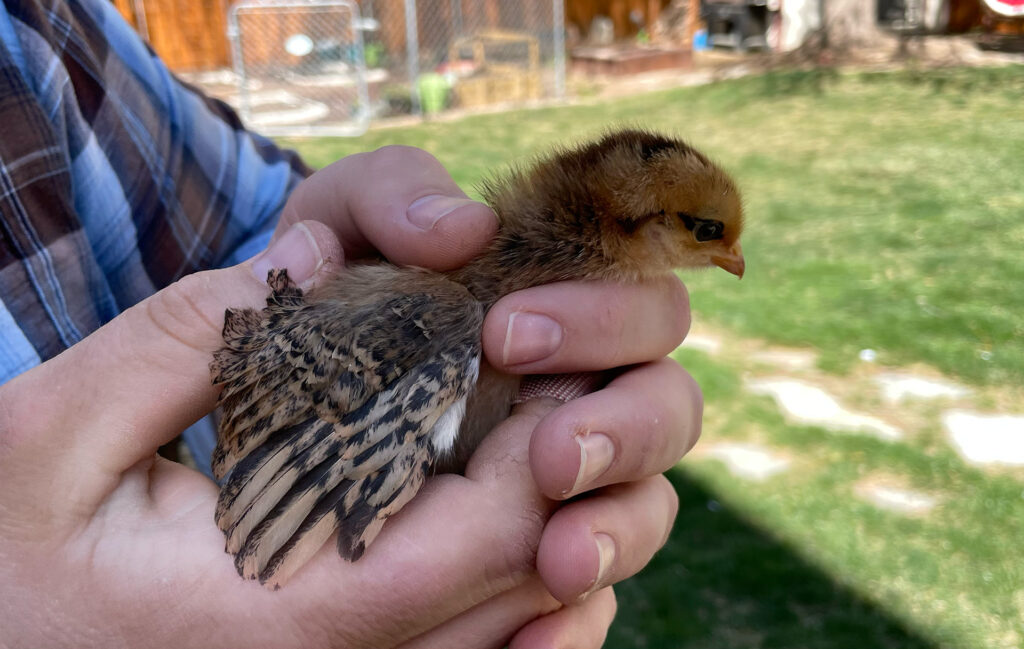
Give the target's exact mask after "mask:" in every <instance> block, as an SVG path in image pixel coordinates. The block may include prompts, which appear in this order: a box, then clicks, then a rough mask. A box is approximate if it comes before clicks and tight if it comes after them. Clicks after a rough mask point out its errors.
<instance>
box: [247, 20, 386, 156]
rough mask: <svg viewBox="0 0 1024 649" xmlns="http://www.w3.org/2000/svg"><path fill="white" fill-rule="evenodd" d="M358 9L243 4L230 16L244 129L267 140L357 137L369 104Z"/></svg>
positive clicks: (364, 122) (364, 126)
mask: <svg viewBox="0 0 1024 649" xmlns="http://www.w3.org/2000/svg"><path fill="white" fill-rule="evenodd" d="M362 27H363V25H362V24H361V21H360V17H359V8H358V7H357V5H356V4H355V3H354V2H350V1H348V0H245V1H243V2H239V3H236V4H235V5H233V6H232V7H231V10H230V11H229V12H228V37H229V39H230V41H231V53H232V60H233V62H234V67H235V74H236V77H237V81H238V95H237V97H236V98H234V102H233V103H235V104H236V105H237V107H238V111H239V114H240V115H241V118H242V120H243V121H244V122H245V124H246V126H248V127H249V128H252V129H253V130H256V131H258V132H261V133H264V134H266V135H320V136H324V135H359V134H361V133H363V132H365V131H366V128H367V125H368V122H369V117H370V100H369V93H368V88H367V80H366V66H365V63H364V58H363V39H362V33H361V28H362Z"/></svg>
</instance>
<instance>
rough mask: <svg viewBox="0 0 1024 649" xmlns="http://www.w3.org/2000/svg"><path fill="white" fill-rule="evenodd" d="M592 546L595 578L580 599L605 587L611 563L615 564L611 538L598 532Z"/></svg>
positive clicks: (613, 545)
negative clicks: (595, 560)
mask: <svg viewBox="0 0 1024 649" xmlns="http://www.w3.org/2000/svg"><path fill="white" fill-rule="evenodd" d="M594 545H596V546H597V561H598V563H597V577H596V578H595V579H594V583H593V585H591V587H590V589H589V590H588V591H587V592H586V593H584V594H583V597H581V598H580V599H585V598H586V597H589V596H590V595H592V594H594V593H596V592H597V591H599V590H601V589H602V588H604V587H605V586H606V585H607V584H606V583H605V581H606V580H607V579H608V573H610V572H611V568H612V563H614V562H615V540H614V539H612V537H610V536H608V535H607V534H605V533H603V532H598V533H596V534H594Z"/></svg>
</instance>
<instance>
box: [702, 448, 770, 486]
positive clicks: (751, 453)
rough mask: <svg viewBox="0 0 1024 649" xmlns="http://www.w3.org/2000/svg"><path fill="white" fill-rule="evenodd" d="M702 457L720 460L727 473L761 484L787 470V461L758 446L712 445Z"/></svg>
mask: <svg viewBox="0 0 1024 649" xmlns="http://www.w3.org/2000/svg"><path fill="white" fill-rule="evenodd" d="M704 455H707V456H708V457H712V458H714V459H716V460H721V461H722V462H723V463H724V464H725V466H726V468H727V469H729V473H731V474H733V475H734V476H737V477H739V478H745V479H747V480H753V481H755V482H763V481H765V480H767V479H768V478H770V477H772V476H774V475H776V474H779V473H782V472H783V471H785V470H786V469H788V468H789V464H790V462H789V460H788V459H786V458H784V457H782V456H780V455H777V454H775V453H772V452H771V451H770V450H769V449H768V448H766V447H764V446H760V445H758V444H749V443H747V444H740V443H731V442H730V443H726V442H723V443H721V444H714V445H712V446H710V447H708V448H706V449H705V450H704Z"/></svg>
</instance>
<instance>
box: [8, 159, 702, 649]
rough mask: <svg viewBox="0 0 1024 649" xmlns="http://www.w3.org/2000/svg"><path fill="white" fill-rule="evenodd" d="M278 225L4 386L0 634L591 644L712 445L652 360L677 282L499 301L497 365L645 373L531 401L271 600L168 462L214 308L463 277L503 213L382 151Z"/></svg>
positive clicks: (303, 201) (679, 294) (669, 333)
mask: <svg viewBox="0 0 1024 649" xmlns="http://www.w3.org/2000/svg"><path fill="white" fill-rule="evenodd" d="M305 218H310V219H315V220H316V221H320V222H322V223H318V222H311V221H302V222H301V223H300V220H302V219H305ZM324 224H326V225H324ZM280 228H281V229H280V230H279V232H278V234H277V236H276V237H275V241H274V243H273V244H272V246H271V248H270V249H269V250H268V251H267V252H266V253H264V254H263V255H262V256H261V257H258V258H257V259H256V260H254V261H251V262H248V263H246V264H242V265H240V266H237V267H234V268H229V269H226V270H222V271H210V272H205V273H198V274H196V275H192V276H189V277H187V278H185V279H183V280H181V281H179V282H178V283H176V284H174V285H172V286H171V287H169V288H167V289H165V290H164V291H161V292H160V293H158V294H157V295H155V296H153V297H152V298H150V299H148V300H146V301H145V302H142V303H140V304H139V305H137V306H135V307H133V308H131V309H129V310H127V311H126V312H125V313H123V314H122V315H121V316H119V317H118V318H116V319H115V320H114V321H112V322H111V323H109V324H108V325H106V326H105V327H103V328H101V329H100V330H98V331H96V332H95V333H94V334H92V335H90V336H89V337H87V338H86V339H85V340H83V341H82V342H81V343H79V344H78V345H76V346H74V347H72V348H71V349H69V350H67V351H66V352H65V353H63V354H61V355H60V356H58V357H56V358H54V359H52V360H50V361H48V362H46V363H44V364H43V365H41V366H39V367H37V368H35V369H33V370H31V371H29V372H26V373H25V374H23V375H21V376H20V377H18V378H17V379H15V380H13V381H11V382H9V383H8V384H7V385H5V386H3V387H2V388H0V583H3V584H4V585H3V586H2V587H0V589H3V590H5V591H7V592H5V593H4V596H3V597H2V598H0V601H2V602H3V604H2V605H0V616H2V621H3V624H2V625H0V626H2V627H3V628H4V629H5V637H4V638H3V639H0V644H2V643H4V642H10V643H11V644H12V645H13V646H59V645H62V644H73V645H75V646H105V647H108V646H118V645H123V646H133V647H140V646H175V647H187V646H225V647H232V646H243V645H244V646H247V647H260V646H274V647H278V646H303V647H315V646H325V647H326V646H342V647H362V646H366V647H369V646H373V647H385V646H397V645H402V644H405V645H407V646H421V647H432V646H460V647H492V646H493V647H500V646H503V645H504V644H506V643H508V642H509V640H510V639H511V643H512V646H513V647H516V648H520V647H524V648H525V647H552V646H555V647H557V646H568V645H569V643H570V642H571V643H572V646H581V647H586V646H599V645H600V643H601V641H602V640H603V637H604V633H605V632H606V630H607V628H608V625H609V624H610V621H611V618H612V616H613V615H614V609H615V603H614V596H613V595H612V593H611V589H610V588H609V586H610V585H612V584H613V583H615V582H617V581H619V580H621V579H623V578H625V577H627V576H629V575H630V574H633V573H634V572H636V571H637V570H639V569H640V568H641V567H642V566H643V565H644V564H645V563H646V562H647V561H648V560H649V558H650V556H651V555H652V554H653V552H654V551H656V549H657V548H658V547H660V545H661V544H662V543H663V542H664V539H665V538H666V536H667V534H668V530H669V528H670V526H671V522H672V520H673V518H674V515H675V508H676V502H675V496H674V493H673V492H672V490H671V488H670V487H669V485H668V483H667V481H665V480H664V479H663V478H661V477H660V476H658V473H659V472H660V471H662V470H664V469H665V468H667V467H669V466H671V465H672V464H673V463H674V462H675V461H677V459H678V458H679V457H680V456H681V455H682V454H683V453H684V452H685V450H686V449H687V448H689V446H690V445H692V443H693V441H694V440H695V438H696V436H697V434H698V430H699V419H700V396H699V391H698V390H697V389H696V387H695V386H694V385H693V382H692V381H691V380H690V379H689V378H688V376H687V375H686V374H685V373H683V372H682V371H681V370H680V369H679V368H678V367H677V366H676V365H675V364H674V363H671V362H667V361H659V360H657V359H659V358H660V357H662V356H664V354H665V353H666V352H667V351H668V350H670V349H672V348H673V347H674V346H675V345H676V344H677V343H678V342H679V339H681V337H682V335H683V334H684V333H685V328H686V314H687V305H686V298H685V293H684V292H683V289H682V287H681V285H680V284H679V283H678V282H674V281H669V280H666V281H665V282H663V283H657V282H655V283H652V284H650V285H643V286H636V287H622V286H613V285H601V284H587V285H573V284H556V285H551V286H545V287H538V288H535V289H530V290H529V291H523V292H521V293H517V294H513V295H510V296H508V297H506V298H505V299H504V300H502V301H501V302H499V303H498V304H497V305H495V307H494V308H493V309H492V310H491V312H490V313H489V315H488V318H487V322H486V325H485V333H484V345H485V349H486V351H487V355H488V358H489V360H490V361H491V363H492V364H493V365H495V366H496V367H499V368H501V369H505V370H507V371H515V372H523V373H527V372H530V373H533V372H563V371H577V370H589V369H601V368H607V367H612V366H617V365H622V364H631V365H634V367H633V369H631V370H629V371H626V372H624V373H622V374H621V375H620V376H618V378H616V379H615V380H614V381H612V382H611V383H610V384H609V385H608V386H607V387H606V388H605V389H603V390H601V391H599V392H597V393H594V394H592V395H589V396H586V397H583V398H581V399H577V400H575V401H572V402H569V403H567V404H565V405H559V404H557V403H556V402H553V401H549V400H533V401H530V402H528V403H526V404H524V405H522V406H519V407H518V409H517V411H516V413H514V415H513V416H512V417H511V418H510V419H509V420H508V421H506V422H505V423H504V424H503V425H502V426H500V427H499V428H498V429H497V430H496V431H495V432H494V433H492V435H491V436H489V437H488V438H487V440H485V442H484V444H483V445H482V446H481V447H480V449H479V450H478V451H477V453H476V454H475V455H474V457H473V459H472V460H471V462H470V465H469V466H468V468H467V472H466V475H465V476H454V475H446V476H437V477H435V478H433V479H431V480H429V481H428V482H427V484H426V486H425V487H424V489H423V491H422V492H421V493H420V495H418V496H417V498H416V499H415V500H414V501H413V502H412V503H410V504H409V505H408V506H407V507H406V508H405V509H404V510H403V511H402V512H401V513H400V514H399V515H397V516H395V517H394V518H393V519H392V520H391V521H389V523H388V525H387V526H386V527H385V531H384V533H383V534H382V535H381V536H380V537H379V538H378V540H377V541H376V543H375V544H374V546H373V547H372V548H371V550H370V551H368V552H367V554H366V555H365V556H364V557H363V558H362V559H361V560H360V561H359V562H357V563H355V564H349V563H346V562H344V561H342V560H341V559H340V558H339V557H338V556H337V554H336V553H335V551H334V548H333V547H332V546H331V544H328V545H327V546H325V547H324V549H323V550H322V551H321V552H320V554H319V555H318V556H317V557H316V559H314V561H312V562H311V563H310V565H308V566H307V567H306V568H304V569H303V570H302V571H300V572H299V573H298V574H297V575H296V576H295V577H294V578H293V579H292V581H290V582H289V584H288V585H287V586H286V587H285V588H284V589H282V590H281V591H279V592H276V593H272V592H268V591H266V590H265V589H263V588H261V587H259V586H258V585H256V584H254V583H252V582H245V581H242V580H241V579H239V578H238V576H237V574H236V573H235V572H234V569H233V566H232V562H231V559H230V557H229V556H228V555H226V554H224V553H223V537H222V535H221V533H220V532H219V531H218V530H217V528H216V526H215V525H214V524H213V514H212V513H213V508H214V503H215V500H216V495H217V493H216V487H215V486H214V485H213V484H211V483H210V482H208V481H207V480H205V479H204V478H203V477H202V476H200V475H199V474H197V473H195V472H194V471H191V470H189V469H187V468H185V467H182V466H180V465H177V464H174V463H171V462H168V461H166V460H163V459H160V458H157V457H156V456H155V451H156V449H157V448H158V447H159V446H160V445H161V444H163V443H165V442H166V441H168V440H170V439H171V438H173V437H174V436H175V435H176V434H178V432H180V431H181V430H182V429H183V428H184V427H186V426H187V425H188V424H190V423H191V422H192V421H195V420H196V419H198V418H199V417H201V416H202V415H204V414H205V413H206V412H209V411H210V410H211V409H212V408H213V406H214V404H215V402H216V391H215V389H214V388H212V387H211V386H210V383H209V376H208V373H207V364H208V361H209V359H210V354H211V353H212V351H213V350H214V349H216V348H218V347H219V346H220V344H221V342H220V325H221V322H222V317H223V311H224V308H225V307H226V306H244V305H251V306H257V305H259V304H260V303H261V302H262V300H263V298H264V297H265V295H266V287H265V285H264V284H263V283H262V282H261V281H260V279H259V278H262V277H265V271H266V269H267V268H269V267H287V268H288V269H289V271H290V273H291V275H292V276H293V277H295V278H296V279H297V280H299V282H300V285H305V286H307V287H308V286H309V285H310V284H311V283H315V282H316V281H317V278H320V277H323V276H325V274H326V273H330V272H332V271H333V270H335V269H336V268H337V267H339V266H340V265H341V264H343V263H345V262H346V260H351V259H355V258H357V257H361V256H366V255H369V254H373V251H375V250H376V251H379V252H380V253H381V254H384V255H385V256H387V257H388V258H390V259H393V260H394V261H396V262H399V263H407V264H415V265H420V266H426V267H431V268H438V269H445V268H451V267H453V266H457V265H459V264H461V263H463V262H465V261H466V260H467V259H468V258H470V257H472V255H473V254H475V253H476V252H477V251H479V250H480V249H482V247H483V246H484V245H486V243H487V241H488V240H489V238H490V236H492V234H493V233H494V231H495V228H496V223H495V221H494V215H493V214H492V213H491V212H490V210H489V209H488V208H487V207H486V206H483V205H481V204H479V203H474V202H472V201H469V200H468V199H466V197H465V195H464V194H463V193H462V192H461V191H460V190H458V188H457V187H456V186H455V185H454V183H453V182H452V181H451V179H450V178H449V177H448V175H447V174H446V173H445V172H444V170H443V168H441V166H440V165H439V164H438V163H437V161H436V160H434V159H433V158H432V157H430V156H428V155H427V154H425V153H423V152H421V151H418V150H415V149H407V148H401V147H394V148H387V149H383V150H380V151H377V152H374V153H370V154H362V155H360V156H352V157H350V158H346V159H344V160H342V161H339V162H338V163H336V165H333V166H332V167H329V168H327V169H325V170H323V171H321V172H319V173H318V174H315V175H314V176H312V177H311V178H310V179H308V180H307V181H306V182H305V183H303V184H302V185H300V187H299V188H298V189H297V190H296V192H295V194H294V195H293V197H292V200H291V201H290V202H289V204H288V207H287V208H286V211H285V213H284V215H283V217H282V224H281V226H280ZM339 235H340V241H342V242H344V243H339ZM517 314H530V315H532V316H541V317H547V318H549V319H551V320H553V321H554V322H555V323H556V325H557V327H558V328H559V330H560V333H559V335H558V337H557V340H555V344H553V345H552V344H549V345H548V346H547V347H545V348H544V349H546V350H549V353H548V354H546V355H543V354H539V353H538V352H537V349H538V345H537V344H535V343H531V344H527V345H524V346H519V347H517V343H516V340H517V336H519V335H520V334H521V333H523V331H526V330H520V331H518V332H517V331H516V327H517V326H519V325H522V324H523V323H526V324H527V325H530V327H528V329H529V328H531V327H532V328H533V329H535V330H540V331H543V327H536V326H533V325H531V323H530V322H529V321H530V320H531V318H523V317H522V316H521V315H517ZM641 320H642V321H643V322H641ZM517 321H518V324H517ZM534 322H537V321H534ZM659 323H660V324H659ZM638 328H640V329H638ZM510 329H511V331H510ZM637 331H642V332H643V333H642V335H641V336H637V335H636V332H637ZM529 333H530V332H529V331H527V334H528V335H529ZM549 340H550V339H549ZM510 345H511V347H510ZM596 348H600V349H596ZM524 349H525V350H527V353H525V354H523V353H522V350H524ZM595 489H596V490H597V491H596V492H595V495H594V497H592V498H588V499H586V500H580V501H570V502H568V503H567V504H564V505H561V506H559V503H558V501H559V500H562V499H564V498H567V497H569V496H572V495H575V494H578V493H582V492H584V491H590V490H595Z"/></svg>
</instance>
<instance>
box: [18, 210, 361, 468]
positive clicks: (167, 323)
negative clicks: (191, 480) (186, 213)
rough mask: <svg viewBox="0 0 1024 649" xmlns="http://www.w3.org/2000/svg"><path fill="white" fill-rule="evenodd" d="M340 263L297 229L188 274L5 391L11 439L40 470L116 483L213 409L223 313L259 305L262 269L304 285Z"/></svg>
mask: <svg viewBox="0 0 1024 649" xmlns="http://www.w3.org/2000/svg"><path fill="white" fill-rule="evenodd" d="M341 261H342V259H341V247H340V244H339V243H338V240H337V239H336V238H335V236H334V235H333V233H332V232H331V230H330V229H329V228H327V227H326V226H324V225H322V224H319V223H315V222H311V221H306V222H302V223H298V224H296V225H294V226H292V228H291V229H290V230H289V231H287V232H286V233H285V234H283V235H282V236H281V237H279V238H278V239H277V240H276V241H275V242H274V243H273V244H272V245H271V247H270V248H269V249H268V250H267V251H265V252H264V253H262V254H261V255H259V256H257V257H256V258H254V259H252V260H249V261H247V262H245V263H243V264H240V265H238V266H234V267H232V268H227V269H224V270H214V271H206V272H201V273H195V274H193V275H188V276H186V277H184V278H182V279H180V280H178V281H177V282H175V283H174V284H172V285H170V286H168V287H167V288H165V289H164V290H162V291H160V292H159V293H157V294H155V295H153V296H151V297H150V298H148V299H146V300H145V301H143V302H140V303H139V304H137V305H135V306H133V307H131V308H130V309H127V310H126V311H124V312H123V313H122V314H121V315H119V316H118V317H117V318H115V319H114V320H112V321H111V322H109V323H107V324H106V325H104V326H103V327H101V328H100V329H98V330H96V331H95V332H94V333H92V334H91V335H89V336H88V337H86V338H85V339H84V340H82V341H81V342H79V343H78V344H76V345H74V346H73V347H71V348H69V349H68V350H66V351H65V352H64V353H62V354H60V355H59V356H57V357H55V358H53V359H51V360H50V361H47V362H46V363H43V364H42V365H40V366H39V367H37V368H35V369H33V370H31V371H29V372H26V373H25V374H23V375H22V376H20V377H18V379H16V380H15V381H12V382H11V383H9V384H8V385H7V386H5V387H4V391H3V392H2V393H0V399H2V400H3V403H2V404H0V405H3V407H4V408H6V409H7V411H8V417H10V418H12V419H13V420H14V421H15V422H16V426H17V428H18V429H19V431H20V435H19V436H20V437H22V438H25V439H29V438H30V439H31V440H32V442H31V447H32V448H34V449H35V451H36V452H43V453H46V454H45V455H43V456H41V457H40V458H39V461H40V462H48V463H51V464H53V465H56V466H55V467H54V469H55V470H61V471H68V470H70V471H74V470H75V469H76V468H78V467H95V468H99V469H101V470H103V471H106V472H109V473H111V474H114V475H117V474H119V473H120V472H122V471H124V470H125V469H127V468H128V467H130V466H132V465H133V464H135V463H136V462H138V461H139V460H142V459H144V458H147V457H151V456H152V455H153V454H154V453H155V452H156V449H157V448H158V447H159V446H160V445H161V444H163V443H166V442H167V441H168V440H170V439H172V438H173V437H174V436H176V435H178V434H179V433H180V432H181V431H182V430H183V429H184V428H186V427H187V426H188V425H190V424H192V423H193V422H195V421H197V420H198V419H200V418H201V417H203V416H204V415H206V414H207V413H209V412H210V411H211V410H213V408H214V407H215V405H216V400H217V393H218V391H217V389H216V388H215V387H214V386H213V385H212V384H211V381H210V370H209V363H210V360H211V359H212V354H213V352H214V351H215V350H217V349H218V348H220V347H221V346H223V341H222V338H221V330H222V327H223V322H224V310H225V309H226V308H227V307H255V308H259V307H261V306H262V303H263V301H264V300H265V298H266V296H267V293H268V289H267V286H266V284H265V281H263V280H264V279H265V278H266V272H267V270H268V269H269V268H271V267H273V268H287V269H288V270H289V274H290V275H292V276H294V278H295V281H296V283H298V284H299V285H300V286H303V285H308V284H309V283H310V282H312V281H314V280H315V279H316V278H318V277H321V276H323V275H324V274H325V273H329V272H331V271H332V269H334V268H336V267H337V265H339V264H340V263H341ZM257 275H259V276H261V277H262V278H263V279H258V278H257ZM27 404H31V406H30V407H26V406H27ZM55 458H63V461H60V460H59V459H58V461H56V462H54V459H55Z"/></svg>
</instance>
